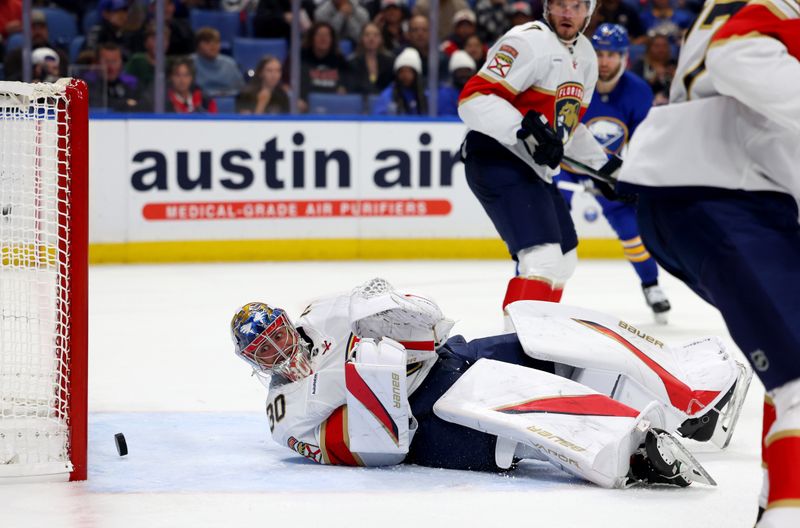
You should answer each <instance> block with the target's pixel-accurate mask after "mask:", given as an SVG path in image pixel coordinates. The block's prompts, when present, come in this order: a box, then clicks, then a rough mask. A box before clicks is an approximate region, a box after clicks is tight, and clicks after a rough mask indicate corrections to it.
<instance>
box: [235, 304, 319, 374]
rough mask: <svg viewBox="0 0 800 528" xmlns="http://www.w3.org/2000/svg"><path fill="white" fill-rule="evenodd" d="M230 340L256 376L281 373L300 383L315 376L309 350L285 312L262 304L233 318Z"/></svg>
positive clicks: (241, 310) (244, 308) (243, 309)
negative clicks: (308, 377) (312, 374)
mask: <svg viewBox="0 0 800 528" xmlns="http://www.w3.org/2000/svg"><path fill="white" fill-rule="evenodd" d="M231 337H232V338H233V344H234V348H235V353H236V355H237V356H239V357H240V358H242V359H243V360H245V361H246V362H247V364H248V365H250V366H251V367H253V370H255V372H256V373H257V374H278V375H280V376H282V377H284V378H286V379H287V380H289V381H298V380H301V379H303V378H305V377H306V376H309V375H310V374H311V373H312V369H311V363H310V361H309V359H308V357H309V354H308V348H307V347H306V345H305V343H304V342H303V341H302V339H301V338H300V334H299V333H298V332H297V329H296V328H295V327H294V325H293V324H292V322H291V321H290V320H289V317H288V316H287V315H286V312H285V311H284V310H282V309H281V308H273V307H271V306H269V305H267V304H264V303H260V302H252V303H248V304H246V305H244V306H243V307H242V308H241V309H240V310H239V311H238V312H237V313H236V315H234V316H233V320H232V321H231Z"/></svg>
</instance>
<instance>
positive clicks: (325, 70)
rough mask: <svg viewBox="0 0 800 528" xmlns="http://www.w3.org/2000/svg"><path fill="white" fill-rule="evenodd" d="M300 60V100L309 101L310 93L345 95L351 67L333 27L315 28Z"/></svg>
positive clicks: (310, 31)
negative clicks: (346, 81)
mask: <svg viewBox="0 0 800 528" xmlns="http://www.w3.org/2000/svg"><path fill="white" fill-rule="evenodd" d="M300 60H301V63H300V98H301V99H302V100H303V101H307V100H308V94H309V93H310V92H323V93H345V76H346V74H347V63H346V62H345V60H344V57H342V54H341V52H340V51H339V46H338V44H337V41H336V34H335V33H334V31H333V28H332V27H331V25H330V24H328V23H327V22H315V23H314V24H313V25H312V26H311V29H309V30H308V33H306V41H305V46H304V47H303V49H302V51H301V54H300Z"/></svg>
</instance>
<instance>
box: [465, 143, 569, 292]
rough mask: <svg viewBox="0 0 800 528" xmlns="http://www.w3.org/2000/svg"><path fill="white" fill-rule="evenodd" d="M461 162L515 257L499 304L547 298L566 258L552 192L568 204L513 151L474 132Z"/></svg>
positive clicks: (468, 180) (470, 182)
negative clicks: (514, 272)
mask: <svg viewBox="0 0 800 528" xmlns="http://www.w3.org/2000/svg"><path fill="white" fill-rule="evenodd" d="M464 165H465V171H466V176H467V183H468V184H469V186H470V189H471V190H472V192H473V193H474V194H475V196H476V197H477V198H478V200H479V201H480V202H481V205H482V206H483V208H484V210H485V211H486V213H487V214H488V215H489V218H490V219H491V220H492V223H493V224H494V226H495V228H496V229H497V231H498V233H499V234H500V236H501V237H502V239H503V241H504V242H505V243H506V246H507V247H508V251H509V253H510V254H511V255H512V257H513V258H514V259H515V260H517V261H518V275H517V276H516V277H514V278H513V279H511V280H510V281H509V284H508V288H507V291H506V296H505V298H504V302H503V306H504V307H505V306H506V305H507V304H509V303H511V302H513V301H516V300H521V299H530V300H548V301H549V300H551V297H552V296H553V284H554V282H555V281H556V280H557V278H558V276H559V275H560V274H561V273H560V269H561V267H562V266H563V264H564V262H563V251H561V242H562V240H561V223H562V220H561V219H560V218H559V215H558V214H557V212H556V209H555V205H554V200H553V193H555V194H556V196H558V200H559V202H560V203H561V206H562V207H563V208H564V209H566V206H565V205H564V202H563V199H561V197H560V196H559V195H558V190H557V189H556V188H555V186H554V185H553V184H548V183H546V182H544V181H543V180H541V179H540V178H539V177H538V176H536V174H535V173H534V172H533V170H532V169H531V168H530V167H529V166H528V165H527V164H525V163H524V162H523V161H522V160H520V159H519V158H517V157H516V156H515V155H514V154H512V153H511V152H509V151H508V150H506V149H504V148H502V147H498V146H497V143H496V142H495V141H487V140H486V136H483V135H482V134H479V133H476V132H470V133H469V135H468V136H467V142H466V158H465V161H464ZM570 222H571V220H570ZM572 229H573V232H574V227H573V228H572Z"/></svg>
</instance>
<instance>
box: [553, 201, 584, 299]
mask: <svg viewBox="0 0 800 528" xmlns="http://www.w3.org/2000/svg"><path fill="white" fill-rule="evenodd" d="M548 191H549V192H550V198H551V200H552V202H553V210H554V211H555V214H556V218H558V230H559V234H560V235H561V244H560V247H561V255H562V257H561V261H560V263H559V265H558V266H556V267H555V269H554V270H553V274H554V282H553V293H552V295H551V296H550V301H552V302H560V301H561V296H562V295H563V293H564V287H565V286H566V284H567V281H568V280H569V278H570V277H572V274H573V273H575V267H576V266H577V264H578V250H577V248H578V233H577V232H576V231H575V223H574V222H573V221H572V214H570V210H569V206H568V205H567V202H566V201H565V200H564V199H563V197H562V196H561V193H560V192H559V190H558V188H557V187H556V186H555V185H553V186H550V187H549V188H548Z"/></svg>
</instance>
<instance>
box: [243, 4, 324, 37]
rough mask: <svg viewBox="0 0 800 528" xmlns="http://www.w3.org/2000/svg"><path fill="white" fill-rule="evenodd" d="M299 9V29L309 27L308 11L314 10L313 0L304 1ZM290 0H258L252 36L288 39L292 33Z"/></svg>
mask: <svg viewBox="0 0 800 528" xmlns="http://www.w3.org/2000/svg"><path fill="white" fill-rule="evenodd" d="M302 6H303V8H302V9H301V10H300V30H301V31H302V32H304V33H305V32H306V31H307V30H308V29H309V28H310V27H311V18H310V17H309V15H308V13H313V12H314V2H313V1H308V0H306V1H304V2H303V3H302ZM291 24H292V1H291V0H259V1H258V6H256V12H255V15H254V17H253V36H255V37H257V38H282V39H286V40H289V36H290V35H291V33H292V26H291Z"/></svg>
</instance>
